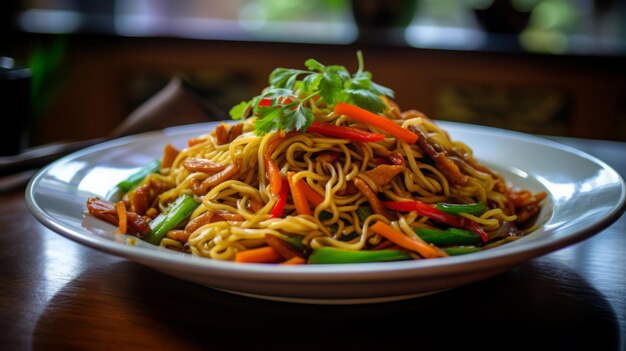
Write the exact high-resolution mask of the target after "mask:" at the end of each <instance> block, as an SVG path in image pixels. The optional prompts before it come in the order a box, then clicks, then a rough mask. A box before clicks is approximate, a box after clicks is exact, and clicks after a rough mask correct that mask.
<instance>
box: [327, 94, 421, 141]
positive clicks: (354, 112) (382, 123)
mask: <svg viewBox="0 0 626 351" xmlns="http://www.w3.org/2000/svg"><path fill="white" fill-rule="evenodd" d="M333 112H335V114H337V115H344V116H347V117H348V118H351V119H354V120H357V121H359V122H361V123H363V124H367V125H370V126H372V127H376V128H378V129H381V130H384V131H385V132H387V133H389V134H391V135H393V136H395V137H396V138H398V139H402V140H404V141H406V142H407V143H410V144H415V142H416V141H417V139H419V136H417V134H415V133H413V132H411V131H410V130H407V129H404V128H402V127H401V126H399V125H397V124H395V123H394V122H393V121H391V120H390V119H388V118H386V117H383V116H379V115H377V114H375V113H373V112H370V111H368V110H364V109H362V108H360V107H358V106H354V105H350V104H346V103H345V102H338V103H337V104H336V105H335V109H334V110H333Z"/></svg>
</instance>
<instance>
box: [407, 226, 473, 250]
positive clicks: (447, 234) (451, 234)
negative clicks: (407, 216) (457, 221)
mask: <svg viewBox="0 0 626 351" xmlns="http://www.w3.org/2000/svg"><path fill="white" fill-rule="evenodd" d="M415 234H417V236H419V237H420V238H422V239H423V240H424V241H426V242H427V243H430V244H433V245H437V246H459V245H472V244H475V243H477V242H479V241H480V237H479V236H478V235H476V234H474V233H473V232H470V231H469V230H464V229H457V228H448V229H446V230H437V229H427V228H419V229H416V230H415Z"/></svg>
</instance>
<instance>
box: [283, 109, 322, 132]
mask: <svg viewBox="0 0 626 351" xmlns="http://www.w3.org/2000/svg"><path fill="white" fill-rule="evenodd" d="M283 115H284V124H283V126H284V129H285V131H286V132H291V131H295V130H307V129H308V128H309V126H310V125H311V123H313V120H314V119H315V117H314V116H313V112H312V111H311V109H309V108H306V107H304V105H302V103H300V104H298V106H297V107H296V108H295V109H294V108H283Z"/></svg>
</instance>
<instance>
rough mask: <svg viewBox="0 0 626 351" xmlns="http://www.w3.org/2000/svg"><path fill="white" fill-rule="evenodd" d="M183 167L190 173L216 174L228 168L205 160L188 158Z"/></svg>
mask: <svg viewBox="0 0 626 351" xmlns="http://www.w3.org/2000/svg"><path fill="white" fill-rule="evenodd" d="M183 167H185V169H186V170H188V171H189V172H202V173H215V172H219V171H221V170H223V169H224V168H226V165H225V164H223V163H217V162H213V161H211V160H207V159H203V158H188V159H186V160H185V162H183Z"/></svg>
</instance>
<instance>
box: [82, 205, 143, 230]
mask: <svg viewBox="0 0 626 351" xmlns="http://www.w3.org/2000/svg"><path fill="white" fill-rule="evenodd" d="M87 210H88V211H89V213H90V214H91V215H92V216H94V217H96V218H99V219H102V220H104V221H106V222H109V223H111V224H113V225H116V226H117V225H119V217H118V216H117V210H116V209H115V205H114V204H113V203H111V202H109V201H106V200H102V199H99V198H90V199H88V200H87ZM126 218H127V224H128V231H129V232H130V233H131V234H134V235H136V236H138V237H140V238H143V237H145V236H146V235H148V234H149V233H150V225H149V224H148V222H146V220H145V219H144V218H143V217H141V216H140V215H138V214H136V213H135V212H131V211H127V212H126Z"/></svg>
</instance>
